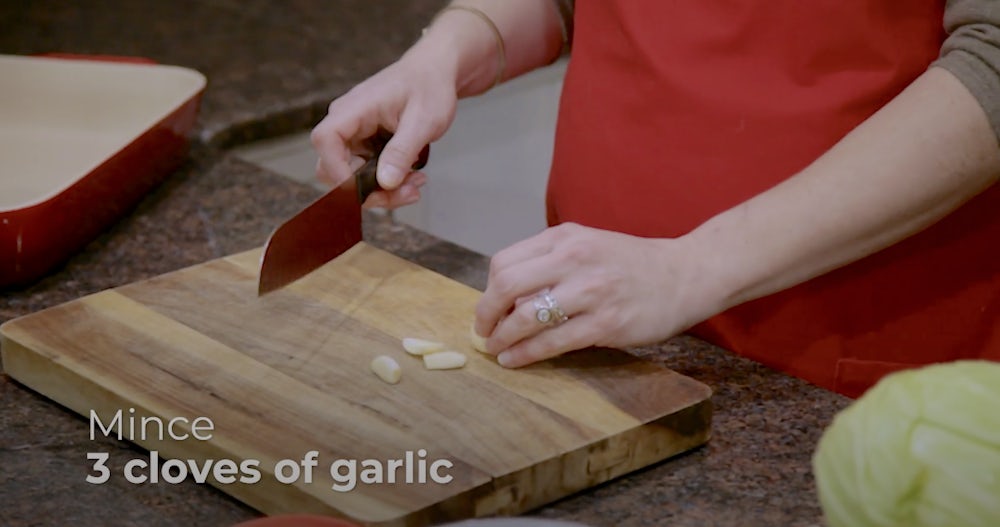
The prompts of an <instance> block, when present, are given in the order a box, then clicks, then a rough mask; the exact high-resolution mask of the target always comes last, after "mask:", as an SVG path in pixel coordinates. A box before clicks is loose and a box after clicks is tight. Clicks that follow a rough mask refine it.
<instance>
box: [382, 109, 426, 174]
mask: <svg viewBox="0 0 1000 527" xmlns="http://www.w3.org/2000/svg"><path fill="white" fill-rule="evenodd" d="M416 122H417V120H416V119H412V118H411V119H406V116H405V115H404V116H403V119H401V120H400V123H399V128H398V129H397V130H396V133H395V134H394V135H393V136H392V139H389V142H388V143H386V145H385V148H384V149H383V150H382V154H381V155H379V158H378V167H376V169H375V176H376V178H378V184H379V185H380V186H381V187H382V188H383V189H386V190H392V189H395V188H397V187H399V185H400V184H402V183H403V180H404V179H405V178H406V176H407V174H409V173H410V172H412V171H413V165H414V163H416V162H417V157H418V156H419V155H420V151H421V150H422V149H423V148H424V146H425V145H427V143H429V142H430V139H431V135H432V131H431V130H430V129H425V128H426V126H421V125H418V124H416Z"/></svg>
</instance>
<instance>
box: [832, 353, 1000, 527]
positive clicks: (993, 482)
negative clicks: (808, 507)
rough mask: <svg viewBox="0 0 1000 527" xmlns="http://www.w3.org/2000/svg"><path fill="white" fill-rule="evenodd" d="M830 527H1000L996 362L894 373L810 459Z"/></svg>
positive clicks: (844, 416) (843, 416)
mask: <svg viewBox="0 0 1000 527" xmlns="http://www.w3.org/2000/svg"><path fill="white" fill-rule="evenodd" d="M813 470H814V472H815V474H816V486H817V489H818V491H819V498H820V504H821V505H822V507H823V512H824V515H825V516H826V520H827V522H828V523H829V525H830V527H904V526H905V527H931V526H935V527H937V526H940V527H998V526H1000V363H995V362H986V361H960V362H954V363H948V364H939V365H934V366H928V367H925V368H921V369H917V370H908V371H904V372H899V373H895V374H893V375H890V376H888V377H886V378H884V379H883V380H882V381H881V382H879V383H878V384H877V385H875V387H873V388H872V389H871V390H869V391H868V393H866V394H865V395H864V396H863V397H861V398H860V399H858V400H857V401H855V402H854V403H853V404H852V405H851V406H850V407H848V408H847V409H845V410H844V411H842V412H841V413H840V414H838V415H837V416H836V417H835V418H834V420H833V423H832V424H831V425H830V427H829V428H828V429H827V430H826V431H825V432H824V434H823V437H822V438H821V439H820V442H819V446H818V448H817V450H816V454H815V455H814V456H813Z"/></svg>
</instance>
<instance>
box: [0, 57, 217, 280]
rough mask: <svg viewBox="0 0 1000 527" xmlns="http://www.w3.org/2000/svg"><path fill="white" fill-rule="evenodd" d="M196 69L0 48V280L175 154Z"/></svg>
mask: <svg viewBox="0 0 1000 527" xmlns="http://www.w3.org/2000/svg"><path fill="white" fill-rule="evenodd" d="M204 88H205V77H204V75H202V74H201V73H198V72H197V71H194V70H190V69H187V68H180V67H176V66H162V65H156V64H141V63H130V62H128V61H120V60H118V61H106V60H80V59H79V58H76V57H74V58H53V57H22V56H10V55H0V288H10V287H13V286H20V285H26V284H29V283H31V282H33V281H35V280H37V279H38V278H40V277H42V276H43V275H45V274H46V273H47V272H49V271H51V270H52V269H53V268H55V267H56V266H58V265H59V264H61V263H62V262H63V261H65V260H66V259H67V258H68V257H69V256H71V255H72V254H73V253H75V252H77V251H78V250H80V248H82V247H83V246H84V245H86V244H87V243H88V242H89V241H91V240H93V239H94V238H96V237H97V236H98V235H99V234H100V233H101V232H103V231H104V230H106V229H107V228H108V227H109V226H111V225H112V224H113V223H114V222H115V221H116V220H117V219H118V218H120V217H121V216H122V215H123V214H125V213H126V212H128V211H129V210H130V209H131V208H132V207H134V206H135V205H136V203H137V202H138V201H139V200H140V199H141V198H142V197H143V196H144V195H145V194H146V193H148V192H149V191H150V190H151V189H152V188H153V187H154V186H156V185H157V184H158V183H160V181H162V180H163V179H164V178H165V177H166V176H167V175H169V174H170V172H171V171H173V170H174V169H175V168H176V167H177V166H178V165H179V163H180V162H181V161H182V160H183V159H184V156H185V155H186V152H187V147H188V133H189V132H190V130H191V128H192V127H193V126H194V121H195V117H196V115H197V113H198V104H199V102H200V99H201V94H202V92H203V91H204Z"/></svg>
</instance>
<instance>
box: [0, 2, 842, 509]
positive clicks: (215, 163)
mask: <svg viewBox="0 0 1000 527" xmlns="http://www.w3.org/2000/svg"><path fill="white" fill-rule="evenodd" d="M442 3H443V2H442V1H441V0H427V1H419V2H418V1H403V0H398V1H388V0H379V1H377V2H372V1H368V0H351V1H348V0H340V1H338V2H329V1H326V0H289V1H285V2H268V1H266V0H257V1H247V0H172V1H170V2H153V1H150V2H132V1H129V0H85V1H78V2H65V1H56V0H34V1H32V2H3V3H0V20H3V21H4V27H5V29H4V31H2V32H0V53H18V54H26V53H40V52H48V51H63V52H75V53H103V54H117V55H141V56H146V57H150V58H153V59H155V60H157V61H159V62H162V63H168V64H178V65H182V66H187V67H192V68H195V69H198V70H200V71H202V72H203V73H205V74H206V75H207V76H208V78H209V87H208V89H207V91H206V93H205V97H204V100H203V106H202V111H201V114H200V118H199V123H198V125H197V129H196V132H195V138H194V144H193V146H192V149H191V152H190V155H189V156H188V160H187V161H186V162H185V164H184V165H183V166H181V167H180V168H179V169H178V170H177V171H176V172H175V173H174V174H173V175H172V176H171V177H170V179H169V180H168V181H167V182H166V183H165V184H163V185H162V186H161V187H160V188H158V189H157V190H156V191H155V192H154V193H152V194H151V195H150V196H149V197H148V198H147V199H145V200H144V201H143V202H142V203H141V204H140V205H139V206H138V208H137V209H136V210H135V211H134V212H133V213H131V214H130V215H129V216H128V217H126V218H124V219H123V220H122V221H120V222H119V223H118V224H117V225H116V226H115V227H113V228H112V229H110V230H109V231H108V232H107V233H106V234H104V235H103V236H102V237H101V238H99V239H98V240H96V241H94V242H93V243H92V244H90V245H89V246H88V247H87V248H86V249H85V250H84V251H83V252H81V253H80V254H79V255H77V256H76V257H74V258H73V259H72V260H71V261H70V262H68V263H67V264H66V266H65V267H64V268H62V269H60V270H58V271H57V272H55V273H53V274H52V275H50V276H48V277H47V278H45V279H43V280H42V281H41V282H39V283H37V284H35V285H33V286H31V287H28V288H26V289H23V290H18V291H9V292H4V293H0V322H3V321H6V320H9V319H12V318H14V317H17V316H20V315H24V314H27V313H31V312H34V311H37V310H40V309H43V308H45V307H49V306H53V305H56V304H59V303H62V302H65V301H69V300H72V299H75V298H78V297H80V296H82V295H85V294H89V293H92V292H96V291H99V290H102V289H106V288H109V287H115V286H118V285H122V284H126V283H129V282H133V281H136V280H140V279H144V278H149V277H152V276H155V275H158V274H161V273H164V272H168V271H171V270H175V269H178V268H181V267H185V266H188V265H193V264H197V263H201V262H204V261H206V260H209V259H212V258H216V257H220V256H224V255H227V254H231V253H234V252H238V251H242V250H245V249H249V248H253V247H256V246H259V245H261V244H262V243H263V242H264V240H265V239H266V237H267V235H268V234H269V232H270V230H271V229H272V228H273V226H274V225H275V224H276V223H278V222H279V221H280V220H282V219H284V218H285V217H286V216H288V215H289V214H291V213H293V212H295V211H297V210H298V209H299V208H301V207H302V206H303V205H304V204H306V203H308V202H309V201H310V200H311V199H313V198H314V197H315V196H316V195H317V191H316V190H314V189H312V188H310V187H307V186H304V185H300V184H297V183H293V182H292V181H290V180H287V179H285V178H282V177H279V176H277V175H274V174H271V173H268V172H267V171H265V170H263V169H261V168H259V167H257V166H254V165H251V164H248V163H246V162H243V161H241V160H239V159H237V158H236V157H235V156H233V155H231V154H230V153H229V152H228V151H227V148H228V147H231V146H235V145H238V144H242V143H245V142H247V141H249V140H252V139H256V138H262V137H268V136H273V135H278V134H283V133H288V132H292V131H297V130H303V129H307V128H308V127H309V126H310V125H312V124H313V123H314V122H315V121H316V120H318V119H319V118H320V117H321V116H322V115H323V113H324V112H325V108H326V105H327V104H328V103H329V101H330V100H332V99H333V98H334V97H335V96H336V95H338V94H340V93H342V92H343V91H345V90H346V89H348V88H349V87H350V86H352V85H353V84H354V83H356V82H358V81H359V80H361V79H363V78H365V77H366V76H367V75H369V74H371V73H372V72H374V71H376V70H377V69H378V68H380V67H381V66H383V65H385V64H387V63H389V62H390V61H391V60H393V59H394V58H395V57H396V56H398V54H399V53H400V52H401V51H402V50H404V49H405V48H406V46H407V45H408V44H409V43H410V42H412V40H413V39H414V38H416V36H417V35H418V34H419V29H420V28H421V27H422V26H423V25H424V24H426V22H427V20H428V19H429V18H430V17H431V16H432V14H433V12H434V11H435V10H436V9H437V7H438V6H440V5H441V4H442ZM365 221H366V226H365V235H366V238H367V239H368V241H369V242H371V243H373V244H374V245H376V246H378V247H382V248H384V249H387V250H389V251H391V252H393V253H395V254H398V255H400V256H402V257H404V258H407V259H409V260H412V261H414V262H417V263H418V264H420V265H423V266H425V267H428V268H430V269H432V270H435V271H437V272H440V273H442V274H445V275H447V276H450V277H453V278H455V279H457V280H459V281H461V282H464V283H466V284H468V285H471V286H473V287H477V288H480V289H481V288H482V287H483V286H484V285H485V275H486V268H487V263H488V260H487V259H486V258H485V257H483V256H481V255H478V254H474V253H472V252H470V251H467V250H464V249H462V248H460V247H457V246H454V245H452V244H449V243H447V242H443V241H441V240H438V239H436V238H434V237H432V236H430V235H427V234H425V233H421V232H417V231H415V230H414V229H411V228H408V227H406V226H400V225H393V224H391V222H389V221H387V220H385V219H380V218H377V217H375V216H367V217H366V219H365ZM635 351H636V353H638V354H640V355H643V356H646V357H648V358H649V359H650V360H654V361H658V362H661V363H663V364H666V365H667V366H669V367H670V368H672V369H674V370H676V371H678V372H680V373H682V374H685V375H688V376H691V377H694V378H695V379H698V380H700V381H702V382H704V383H706V384H708V385H709V386H711V387H712V388H713V390H714V391H715V395H714V397H713V403H714V405H715V409H716V413H715V417H714V421H713V438H712V440H711V441H710V442H709V444H708V445H706V446H705V447H702V448H700V449H697V450H695V451H693V452H691V453H688V454H686V455H682V456H680V457H678V458H675V459H672V460H670V461H668V462H664V463H661V464H658V465H656V466H654V467H651V468H648V469H645V470H643V471H640V472H638V473H634V474H631V475H629V476H627V477H623V478H620V479H618V480H615V481H613V482H610V483H607V484H605V485H602V486H600V487H597V488H595V489H590V490H588V491H585V492H582V493H580V494H577V495H575V496H572V497H570V498H567V499H564V500H561V501H559V502H557V503H554V504H551V505H549V506H547V507H544V508H542V509H540V510H537V511H535V512H534V514H535V515H537V516H542V517H547V518H559V519H566V520H574V521H578V522H582V523H587V524H591V525H607V526H610V525H624V526H631V525H669V526H675V527H683V526H699V527H707V526H737V525H739V526H741V527H746V526H772V525H782V526H811V525H816V526H818V525H820V524H821V520H820V511H819V506H818V503H817V500H816V496H815V488H814V485H813V481H812V472H811V470H810V463H809V462H810V456H811V454H812V451H813V448H814V446H815V444H816V442H817V441H818V439H819V436H820V434H821V432H822V430H823V428H824V427H825V426H826V425H827V424H828V423H829V421H830V419H831V418H832V416H833V415H834V414H835V413H836V412H837V411H838V410H840V409H841V408H843V407H844V406H846V405H847V403H848V402H849V401H848V400H847V399H846V398H843V397H840V396H838V395H836V394H833V393H830V392H828V391H826V390H823V389H820V388H817V387H814V386H812V385H809V384H807V383H805V382H802V381H800V380H797V379H794V378H791V377H789V376H787V375H783V374H780V373H777V372H775V371H773V370H770V369H768V368H766V367H764V366H761V365H759V364H756V363H754V362H752V361H749V360H746V359H742V358H739V357H736V356H734V355H731V354H729V353H727V352H725V351H723V350H721V349H718V348H715V347H713V346H710V345H708V344H705V343H703V342H701V341H698V340H696V339H693V338H688V337H680V338H676V339H672V340H670V341H668V342H666V343H663V344H661V345H658V346H652V347H648V348H644V349H640V350H635ZM102 441H103V443H105V445H104V446H105V447H106V448H105V450H108V451H111V452H112V463H114V462H115V461H116V460H117V461H121V460H125V459H128V458H133V457H136V456H137V455H142V451H141V450H139V449H137V448H136V447H133V446H130V445H128V444H125V443H120V442H116V441H112V440H109V439H108V440H102ZM93 448H94V445H93V443H91V442H90V441H89V439H88V432H87V422H86V420H84V419H82V418H80V417H79V416H77V415H75V414H73V413H72V412H70V411H68V410H65V409H63V408H62V407H60V406H58V405H56V404H54V403H52V402H50V401H48V400H46V399H45V398H43V397H41V396H39V395H37V394H35V393H33V392H31V391H30V390H27V389H25V388H24V387H22V386H20V385H18V384H17V383H15V382H14V381H12V380H10V379H9V378H6V377H2V376H0V525H4V526H28V525H31V526H48V525H63V524H66V523H70V522H72V523H77V524H81V525H107V526H112V525H146V526H181V525H184V526H187V525H194V526H201V525H212V526H216V525H219V526H226V525H231V524H234V523H236V522H239V521H242V520H246V519H250V518H253V517H255V516H256V513H255V512H254V511H253V510H251V509H249V508H247V507H245V506H243V505H241V504H240V503H239V502H237V501H235V500H233V499H231V498H229V497H228V496H226V495H224V494H222V493H221V492H219V491H216V490H214V489H213V488H211V487H208V486H199V485H196V484H194V483H190V482H185V483H182V484H180V485H142V486H132V485H129V484H127V483H124V482H119V484H117V485H115V484H111V483H109V484H107V485H101V486H92V485H89V484H87V483H85V482H84V476H85V475H86V473H87V469H88V466H89V465H88V464H87V462H86V452H88V451H91V450H93ZM112 481H115V480H112Z"/></svg>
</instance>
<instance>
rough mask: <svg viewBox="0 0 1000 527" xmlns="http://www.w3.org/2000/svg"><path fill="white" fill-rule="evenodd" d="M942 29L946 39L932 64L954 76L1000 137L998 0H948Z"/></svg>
mask: <svg viewBox="0 0 1000 527" xmlns="http://www.w3.org/2000/svg"><path fill="white" fill-rule="evenodd" d="M944 28H945V31H946V32H947V33H948V38H947V39H945V41H944V44H943V45H942V46H941V55H940V57H939V58H938V59H937V60H936V61H934V63H933V64H932V66H938V67H941V68H944V69H945V70H948V71H949V72H951V74H952V75H954V76H956V77H958V80H960V81H961V82H962V84H964V85H965V87H966V88H968V90H969V91H970V92H971V93H972V95H973V97H975V98H976V100H977V101H979V104H980V105H981V106H982V107H983V110H985V111H986V115H987V117H988V118H989V120H990V125H992V126H993V131H994V133H996V135H997V137H998V138H1000V1H997V0H948V2H947V4H946V6H945V12H944Z"/></svg>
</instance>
